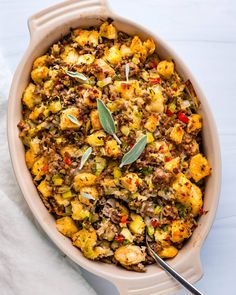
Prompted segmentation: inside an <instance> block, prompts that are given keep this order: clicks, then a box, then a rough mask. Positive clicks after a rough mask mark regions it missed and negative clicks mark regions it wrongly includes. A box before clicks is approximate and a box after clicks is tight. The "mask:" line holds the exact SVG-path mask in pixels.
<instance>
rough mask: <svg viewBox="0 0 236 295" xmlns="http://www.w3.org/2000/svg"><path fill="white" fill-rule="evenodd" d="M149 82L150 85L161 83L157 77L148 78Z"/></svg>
mask: <svg viewBox="0 0 236 295" xmlns="http://www.w3.org/2000/svg"><path fill="white" fill-rule="evenodd" d="M149 82H150V83H151V84H160V83H161V78H160V77H157V78H149Z"/></svg>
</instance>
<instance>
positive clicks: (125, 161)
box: [120, 135, 147, 168]
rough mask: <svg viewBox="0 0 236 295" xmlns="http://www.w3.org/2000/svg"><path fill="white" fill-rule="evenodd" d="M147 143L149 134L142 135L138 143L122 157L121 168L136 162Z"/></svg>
mask: <svg viewBox="0 0 236 295" xmlns="http://www.w3.org/2000/svg"><path fill="white" fill-rule="evenodd" d="M146 144H147V135H144V136H143V137H141V138H140V139H139V140H138V141H137V142H136V144H135V145H134V146H133V147H132V149H130V150H129V151H128V152H127V153H126V154H125V155H124V156H123V158H122V160H121V164H120V168H121V167H123V166H124V165H129V164H131V163H133V162H135V161H136V160H137V159H138V158H139V156H140V155H141V154H142V152H143V150H144V149H145V146H146Z"/></svg>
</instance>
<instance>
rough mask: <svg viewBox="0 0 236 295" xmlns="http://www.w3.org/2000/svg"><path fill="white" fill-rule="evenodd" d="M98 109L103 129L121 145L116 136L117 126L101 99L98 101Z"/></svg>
mask: <svg viewBox="0 0 236 295" xmlns="http://www.w3.org/2000/svg"><path fill="white" fill-rule="evenodd" d="M97 108H98V115H99V120H100V123H101V125H102V127H103V129H104V130H105V131H106V132H107V133H108V134H111V135H112V136H113V137H114V138H115V140H116V141H117V142H118V143H119V144H121V141H120V140H119V138H118V137H117V135H116V126H115V122H114V119H113V117H112V114H111V112H110V111H109V109H108V108H107V107H106V106H105V104H104V103H103V101H102V100H101V99H97Z"/></svg>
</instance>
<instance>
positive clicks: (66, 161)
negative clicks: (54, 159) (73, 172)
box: [64, 157, 72, 165]
mask: <svg viewBox="0 0 236 295" xmlns="http://www.w3.org/2000/svg"><path fill="white" fill-rule="evenodd" d="M64 163H65V164H67V165H71V163H72V161H71V159H70V158H68V157H65V158H64Z"/></svg>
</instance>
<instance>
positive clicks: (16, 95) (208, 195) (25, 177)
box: [8, 0, 221, 295]
mask: <svg viewBox="0 0 236 295" xmlns="http://www.w3.org/2000/svg"><path fill="white" fill-rule="evenodd" d="M107 17H111V18H112V19H114V25H115V26H116V27H117V28H118V29H119V30H121V31H124V32H127V33H128V34H130V35H135V34H138V35H140V36H141V37H143V38H147V37H148V36H150V37H152V38H153V39H154V41H155V42H156V43H157V44H158V47H159V50H158V53H159V54H160V56H161V57H162V58H168V57H171V58H173V59H174V61H175V65H176V68H177V71H178V72H179V73H180V75H181V76H182V77H183V78H184V79H185V80H187V79H190V80H191V82H192V84H193V86H194V88H195V91H196V93H197V95H198V97H199V98H200V101H201V107H200V112H201V114H202V116H203V120H204V127H203V141H204V149H205V154H206V156H207V158H208V159H209V162H210V163H211V166H212V170H213V173H212V175H211V176H210V177H209V178H208V181H207V184H206V191H205V199H204V210H207V211H209V212H208V213H207V214H206V215H202V216H201V217H200V219H199V222H198V227H197V228H196V230H195V231H194V234H193V236H192V237H191V239H190V240H189V241H188V242H187V244H186V245H185V246H184V248H183V249H182V250H181V251H180V253H179V254H178V255H177V256H176V257H175V258H174V259H172V260H170V261H169V263H170V264H171V266H172V267H174V268H175V269H176V270H177V271H178V272H180V273H181V274H182V275H183V276H184V277H185V278H186V279H188V280H189V281H190V282H196V281H197V280H198V279H200V277H201V276H202V274H203V271H202V267H201V262H200V249H201V246H202V244H203V242H204V240H205V238H206V236H207V234H208V232H209V230H210V227H211V225H212V223H213V219H214V216H215V213H216V209H217V204H218V197H219V191H220V178H221V161H220V149H219V142H218V135H217V130H216V126H215V123H214V120H213V117H212V114H211V111H210V109H209V106H208V104H207V101H206V98H205V96H204V94H203V93H202V91H201V89H200V88H199V86H198V84H197V82H196V81H195V79H194V77H193V76H192V74H191V73H190V71H189V70H188V68H187V67H186V66H185V65H184V64H183V62H182V61H181V60H180V58H179V57H178V56H177V55H176V53H174V52H173V51H172V50H171V49H170V48H169V47H168V46H167V45H166V44H165V43H164V42H163V41H162V40H160V39H159V38H158V37H157V36H156V35H155V34H154V33H152V32H149V31H148V30H146V29H144V28H142V27H141V26H139V25H137V24H135V23H133V22H131V21H128V20H126V19H123V18H121V17H119V16H117V15H115V14H114V13H113V12H111V11H110V9H109V8H108V7H107V4H106V3H104V1H99V0H84V1H83V0H82V1H78V0H71V1H67V2H64V3H60V4H58V5H56V6H53V7H51V8H49V9H46V10H44V11H41V12H39V13H37V14H36V15H34V16H32V17H31V18H30V19H29V29H30V34H31V39H30V44H29V47H28V49H27V51H26V53H25V55H24V57H23V59H22V60H21V62H20V64H19V66H18V68H17V71H16V73H15V76H14V78H13V83H12V87H11V91H10V96H9V105H8V139H9V147H10V154H11V159H12V163H13V167H14V171H15V174H16V177H17V180H18V183H19V185H20V187H21V190H22V192H23V194H24V197H25V199H26V201H27V203H28V205H29V207H30V208H31V210H32V212H33V214H34V216H35V218H36V219H37V221H38V222H39V224H40V225H41V227H42V228H43V229H44V231H45V232H46V233H47V234H48V236H49V237H50V238H51V239H52V240H53V241H54V243H55V244H56V245H57V246H58V247H59V248H60V249H61V250H62V251H63V252H64V253H65V254H66V255H67V256H68V257H70V258H71V259H72V260H73V261H74V262H76V263H77V264H79V265H80V266H82V267H83V268H85V269H87V270H88V271H91V272H92V273H94V274H96V275H98V276H101V277H103V278H105V279H108V280H109V281H111V282H113V283H114V284H115V285H116V287H117V288H118V290H119V291H120V293H121V294H124V295H125V294H133V295H141V294H142V295H145V294H146V295H151V294H174V293H175V292H176V291H177V289H178V286H177V285H176V283H175V282H173V281H172V280H171V279H170V278H169V277H168V276H167V275H166V274H165V272H164V271H163V270H161V269H160V268H158V267H157V266H156V265H151V266H149V267H148V270H147V272H146V273H135V272H127V271H126V270H123V269H121V268H118V267H116V266H114V265H108V264H103V263H99V262H93V261H89V260H87V259H86V258H85V257H83V255H82V254H81V253H80V252H79V251H78V249H76V248H75V247H74V246H73V245H72V244H71V242H70V240H69V239H68V238H66V237H64V236H62V235H61V234H60V233H59V232H58V231H57V229H56V226H55V220H54V218H53V217H52V216H51V215H50V213H49V212H48V211H47V209H46V208H45V206H44V204H43V203H42V201H41V199H40V197H39V195H38V193H37V190H36V188H35V186H34V184H33V182H32V178H31V175H30V172H29V171H28V169H27V167H26V164H25V157H24V154H25V152H24V147H23V144H22V142H21V140H20V139H19V131H18V129H17V127H16V126H17V124H18V122H19V121H20V119H21V97H22V93H23V91H24V89H25V87H26V85H27V84H28V82H29V77H30V71H31V67H32V63H33V61H34V60H35V58H36V57H38V56H40V55H42V54H43V53H44V52H45V51H46V50H47V49H48V47H49V46H50V45H51V44H52V43H54V42H55V41H57V40H58V39H60V38H61V37H62V36H64V35H66V34H67V33H68V32H69V30H70V28H76V27H84V26H85V27H86V26H92V25H95V26H96V25H99V24H100V23H101V19H106V18H107Z"/></svg>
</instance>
